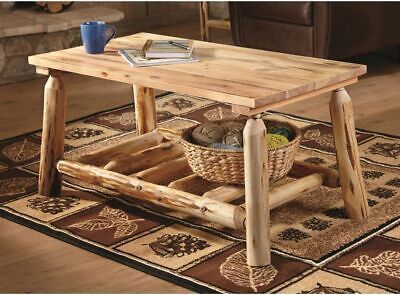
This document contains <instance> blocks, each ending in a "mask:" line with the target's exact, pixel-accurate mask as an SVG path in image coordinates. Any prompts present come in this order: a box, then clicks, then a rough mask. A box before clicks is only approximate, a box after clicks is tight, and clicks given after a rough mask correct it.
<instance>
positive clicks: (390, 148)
mask: <svg viewBox="0 0 400 295" xmlns="http://www.w3.org/2000/svg"><path fill="white" fill-rule="evenodd" d="M368 151H369V152H370V153H371V154H375V155H380V156H383V157H387V158H393V159H397V157H398V156H400V144H398V143H388V142H384V143H382V142H377V143H374V144H373V145H372V146H370V147H368Z"/></svg>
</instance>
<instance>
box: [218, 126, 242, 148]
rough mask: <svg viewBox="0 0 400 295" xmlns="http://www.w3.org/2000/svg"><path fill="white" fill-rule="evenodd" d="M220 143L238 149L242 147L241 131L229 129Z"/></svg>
mask: <svg viewBox="0 0 400 295" xmlns="http://www.w3.org/2000/svg"><path fill="white" fill-rule="evenodd" d="M222 143H223V144H227V145H230V146H234V147H238V148H241V147H243V130H242V129H240V128H234V129H231V130H230V131H228V132H227V133H226V134H225V135H224V137H223V138H222Z"/></svg>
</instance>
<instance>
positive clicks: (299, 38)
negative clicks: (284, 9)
mask: <svg viewBox="0 0 400 295" xmlns="http://www.w3.org/2000/svg"><path fill="white" fill-rule="evenodd" d="M242 24H243V26H244V27H246V33H245V34H243V35H242V36H241V40H242V43H243V44H244V46H246V47H251V48H257V49H263V50H270V51H281V49H282V47H283V46H284V47H285V48H286V50H285V52H286V53H290V54H299V55H310V52H311V53H312V52H313V47H312V34H313V28H312V27H308V26H299V25H294V24H291V23H284V22H276V21H270V20H265V19H264V20H262V19H256V18H248V17H243V18H242ZM260 32H264V33H260ZM282 36H284V37H282Z"/></svg>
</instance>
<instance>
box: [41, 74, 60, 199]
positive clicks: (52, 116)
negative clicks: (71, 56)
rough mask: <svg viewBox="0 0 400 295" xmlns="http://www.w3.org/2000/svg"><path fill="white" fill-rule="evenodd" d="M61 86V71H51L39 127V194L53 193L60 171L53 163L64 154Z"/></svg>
mask: <svg viewBox="0 0 400 295" xmlns="http://www.w3.org/2000/svg"><path fill="white" fill-rule="evenodd" d="M65 108H66V100H65V90H64V83H63V81H62V77H61V72H52V73H51V74H50V76H49V79H48V80H47V83H46V85H45V87H44V108H43V131H42V145H41V150H40V154H41V156H40V168H39V194H41V195H44V196H57V195H58V194H59V193H60V190H61V174H60V173H59V172H58V171H57V168H56V165H57V162H58V161H59V160H61V159H62V157H63V155H64V129H65Z"/></svg>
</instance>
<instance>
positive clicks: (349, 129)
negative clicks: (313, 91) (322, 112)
mask: <svg viewBox="0 0 400 295" xmlns="http://www.w3.org/2000/svg"><path fill="white" fill-rule="evenodd" d="M329 106H330V112H331V120H332V127H333V135H334V140H335V146H336V159H337V162H338V166H339V181H340V186H341V189H342V197H343V200H344V205H345V208H346V212H347V214H348V215H349V217H350V218H354V219H362V218H366V217H368V215H369V210H368V201H367V193H366V191H365V186H364V181H363V178H362V174H361V165H360V157H359V153H358V144H357V139H356V130H355V126H354V116H353V107H352V103H351V98H350V96H349V95H348V94H347V92H346V90H345V89H344V88H339V89H337V90H335V91H333V93H332V97H331V101H330V104H329Z"/></svg>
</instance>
